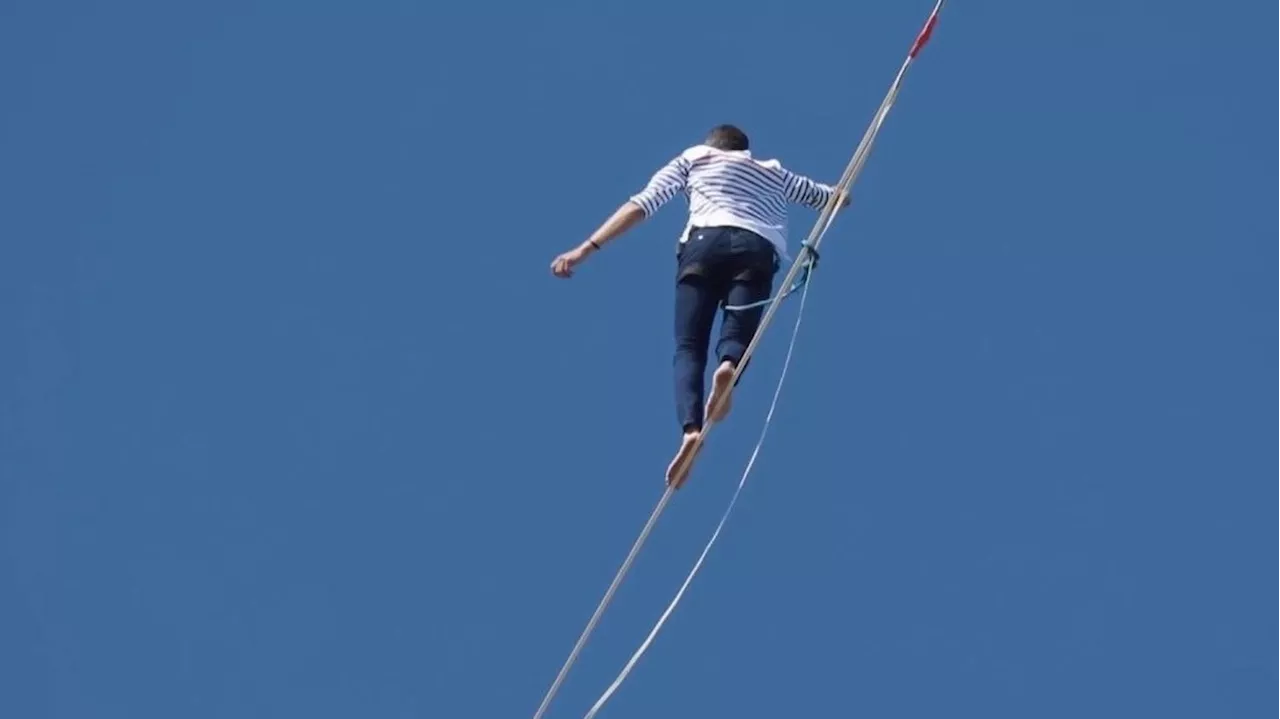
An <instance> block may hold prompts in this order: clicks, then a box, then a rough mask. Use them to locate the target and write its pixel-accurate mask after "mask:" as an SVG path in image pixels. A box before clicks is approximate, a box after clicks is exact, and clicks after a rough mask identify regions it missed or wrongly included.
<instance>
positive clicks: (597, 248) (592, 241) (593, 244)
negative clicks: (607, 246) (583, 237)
mask: <svg viewBox="0 0 1280 719" xmlns="http://www.w3.org/2000/svg"><path fill="white" fill-rule="evenodd" d="M587 244H588V245H591V246H592V247H594V248H596V250H597V251H598V250H599V249H600V245H598V244H596V241H595V240H587Z"/></svg>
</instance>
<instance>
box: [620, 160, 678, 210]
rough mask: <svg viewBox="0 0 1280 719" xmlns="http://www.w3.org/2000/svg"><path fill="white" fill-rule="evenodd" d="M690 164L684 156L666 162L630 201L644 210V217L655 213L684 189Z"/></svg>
mask: <svg viewBox="0 0 1280 719" xmlns="http://www.w3.org/2000/svg"><path fill="white" fill-rule="evenodd" d="M690 164H691V163H690V162H689V160H688V159H687V158H685V156H684V155H680V156H679V157H677V158H675V159H674V160H672V161H671V162H668V163H667V164H666V165H665V166H664V167H663V168H662V169H661V170H658V171H657V172H656V173H654V175H653V177H652V178H650V179H649V184H647V185H645V187H644V189H643V190H641V191H640V192H639V193H637V194H635V195H632V196H631V201H632V202H634V203H636V204H637V205H639V206H640V209H641V210H644V214H645V217H648V216H650V215H652V214H653V213H655V212H657V211H658V210H659V209H660V208H661V207H662V206H663V205H665V204H667V202H668V201H670V200H671V198H673V197H675V196H676V194H678V193H679V192H681V191H683V190H684V189H685V183H686V182H688V180H689V167H690Z"/></svg>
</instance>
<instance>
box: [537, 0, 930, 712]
mask: <svg viewBox="0 0 1280 719" xmlns="http://www.w3.org/2000/svg"><path fill="white" fill-rule="evenodd" d="M945 3H946V0H938V2H937V4H936V5H934V8H933V12H932V13H930V15H929V20H928V21H927V22H926V23H925V27H924V29H923V30H921V33H920V35H918V36H917V38H916V42H915V43H914V44H913V45H912V49H911V52H910V53H909V54H908V56H907V59H906V61H905V62H903V64H902V67H901V68H900V69H899V70H898V75H897V77H895V78H894V80H893V85H891V86H890V89H889V93H888V95H886V96H885V98H884V100H883V101H882V102H881V103H880V109H879V111H877V112H876V115H875V118H874V119H873V120H872V122H871V125H870V126H869V127H868V128H867V132H866V133H865V134H864V135H863V136H862V141H861V142H859V143H858V147H857V149H856V150H855V151H854V153H853V158H852V159H851V160H850V161H849V165H848V166H847V167H846V168H845V170H844V173H843V174H842V175H841V177H840V181H839V182H838V183H837V184H836V191H835V192H833V193H832V196H831V199H830V200H828V202H827V204H826V205H825V206H824V207H823V209H822V212H821V214H819V216H818V221H817V222H816V223H815V224H814V226H813V229H812V230H811V231H810V232H809V238H808V239H807V240H806V241H805V243H804V245H803V246H802V247H801V248H800V253H799V255H798V256H797V257H796V260H795V262H793V263H792V264H791V269H790V270H789V271H788V272H787V275H786V277H785V278H784V279H783V281H782V282H781V283H780V284H779V287H790V286H791V285H792V284H793V283H794V282H795V279H796V276H797V275H798V274H799V273H800V270H801V268H802V267H803V266H804V262H805V261H806V260H807V259H808V256H809V255H812V254H813V251H814V250H817V249H818V246H819V245H820V244H821V242H822V238H823V235H825V234H826V232H827V229H828V228H830V227H831V223H832V222H833V221H834V220H835V216H836V213H837V212H839V209H840V206H841V203H842V202H843V200H844V197H845V196H846V195H848V194H849V188H850V187H851V186H852V185H853V181H854V180H855V179H856V178H857V176H858V174H859V173H860V172H861V171H862V166H863V165H864V164H865V163H866V160H867V155H868V153H869V152H870V150H871V145H872V143H874V141H875V137H876V135H878V134H879V132H880V126H881V125H883V124H884V119H885V117H886V116H887V115H888V113H889V108H890V107H891V106H892V105H893V101H894V100H895V99H896V98H897V95H898V88H899V87H900V86H901V84H902V78H903V76H905V75H906V72H907V68H908V67H909V66H910V65H911V61H912V60H913V59H915V55H916V53H917V52H918V51H919V49H920V48H921V47H922V46H923V45H924V42H925V41H927V40H928V32H929V31H930V30H932V25H933V23H934V22H935V21H936V20H937V16H938V12H939V11H940V10H941V9H942V6H943V5H944V4H945ZM811 248H812V249H811ZM806 284H807V283H806ZM781 299H782V293H778V295H777V296H776V297H775V298H774V301H773V302H771V303H769V305H768V308H767V309H766V310H765V313H764V317H762V318H761V320H760V326H759V327H758V328H757V329H756V333H755V335H754V336H753V337H752V338H751V342H750V344H748V345H747V348H746V350H745V351H744V352H743V353H742V359H741V361H739V362H738V366H737V367H736V368H735V369H734V372H733V380H732V382H731V383H730V385H729V386H730V387H732V386H734V385H736V384H737V382H738V379H739V378H740V377H741V376H742V371H743V369H744V368H745V367H746V366H747V360H749V359H750V358H751V355H752V354H754V353H755V349H756V347H757V346H758V345H759V343H760V340H761V338H762V337H763V336H764V333H765V330H767V329H768V328H769V325H770V324H771V323H772V322H773V317H774V315H775V314H777V311H778V305H779V301H780V300H781ZM708 414H711V413H708ZM714 426H715V422H714V421H713V420H711V419H710V417H708V418H707V421H706V423H705V424H704V426H703V428H702V432H701V433H700V434H699V436H698V438H697V440H696V441H695V444H694V448H693V451H692V452H690V453H689V455H688V459H687V460H686V461H685V463H684V465H682V466H681V467H680V468H679V471H677V473H676V474H677V475H678V474H679V473H680V472H681V471H686V470H687V465H688V464H689V462H692V461H693V460H694V459H695V458H696V457H697V455H698V452H699V451H700V450H701V448H702V444H703V443H705V442H706V438H707V435H708V434H710V432H711V428H712V427H714ZM676 489H677V487H675V486H673V485H668V486H667V488H666V490H665V491H664V492H663V493H662V498H661V499H660V500H658V505H657V506H656V507H654V509H653V513H652V514H650V515H649V519H648V521H647V522H645V525H644V528H643V529H642V530H641V531H640V536H639V537H637V538H636V541H635V544H633V545H632V546H631V551H630V552H629V553H628V554H627V558H626V560H624V561H623V563H622V566H621V567H619V568H618V573H617V574H616V575H615V576H614V578H613V581H612V582H611V583H610V584H609V589H608V590H607V591H605V595H604V597H603V598H602V599H601V600H600V603H599V605H597V606H596V610H595V612H594V613H593V614H592V615H591V619H590V620H589V621H588V622H587V626H586V627H585V628H584V629H583V630H582V634H581V635H580V636H579V637H578V641H577V642H576V643H575V644H574V645H573V650H572V651H570V652H569V657H568V658H567V659H566V660H565V663H564V665H563V666H562V667H560V672H559V673H558V674H557V675H556V678H555V681H554V682H552V684H551V687H550V688H549V689H548V690H547V693H546V695H545V696H544V697H543V698H542V703H541V704H539V705H538V710H537V711H536V712H535V713H534V715H533V717H534V719H541V718H542V716H543V714H545V713H546V711H547V707H549V706H550V705H551V701H552V699H554V698H555V695H556V693H557V692H558V691H559V690H560V686H561V684H563V683H564V679H565V677H566V676H567V675H568V674H569V669H571V668H572V667H573V664H574V662H576V661H577V659H578V655H579V653H581V651H582V648H583V647H584V646H585V645H586V643H587V639H588V638H590V636H591V633H592V632H593V631H595V627H596V624H597V623H598V622H599V621H600V617H601V615H603V614H604V610H605V609H606V608H607V607H608V606H609V603H610V602H611V601H612V600H613V595H614V593H615V592H616V591H617V589H618V586H619V585H621V584H622V580H623V578H624V577H625V576H626V574H627V572H628V571H629V570H630V569H631V564H632V562H633V561H634V560H635V558H636V555H637V554H639V553H640V548H641V547H642V546H643V545H644V542H645V540H647V539H648V538H649V533H650V532H651V531H652V530H653V527H654V525H656V524H657V522H658V518H659V517H661V516H662V512H663V510H665V509H666V507H667V503H668V502H670V501H671V496H672V494H674V493H675V491H676ZM735 498H736V495H735ZM695 572H696V569H695ZM691 576H692V575H691ZM682 591H683V590H682ZM645 647H647V644H646V645H645ZM640 653H643V649H642V650H641V652H640ZM638 658H639V656H638V655H637V656H635V657H633V660H634V659H638ZM633 664H634V662H632V663H630V664H629V665H628V666H631V665H633ZM628 672H629V669H628V670H624V672H623V675H622V677H620V678H619V679H622V678H625V676H626V674H627V673H628ZM605 698H607V697H605Z"/></svg>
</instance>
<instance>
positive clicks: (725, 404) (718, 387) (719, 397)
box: [707, 360, 733, 422]
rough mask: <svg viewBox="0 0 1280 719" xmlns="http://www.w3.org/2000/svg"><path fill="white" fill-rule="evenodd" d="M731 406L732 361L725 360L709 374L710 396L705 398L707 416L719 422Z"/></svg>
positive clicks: (727, 413)
mask: <svg viewBox="0 0 1280 719" xmlns="http://www.w3.org/2000/svg"><path fill="white" fill-rule="evenodd" d="M732 408H733V363H732V362H730V361H729V360H725V361H724V362H721V363H720V366H719V367H717V368H716V372H715V374H713V375H712V376H711V398H710V399H708V400H707V416H708V417H710V418H711V421H712V422H720V421H722V420H724V418H725V417H727V416H729V410H730V409H732Z"/></svg>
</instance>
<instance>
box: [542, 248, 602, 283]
mask: <svg viewBox="0 0 1280 719" xmlns="http://www.w3.org/2000/svg"><path fill="white" fill-rule="evenodd" d="M592 249H593V248H592V247H591V245H588V244H583V245H580V246H578V247H575V248H573V249H572V250H569V251H568V252H565V253H564V254H562V255H560V256H559V257H557V258H555V259H554V260H552V262H551V274H553V275H555V276H556V277H573V268H575V267H577V266H578V265H580V264H582V261H583V260H585V259H587V255H588V254H590V252H591V250H592Z"/></svg>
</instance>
